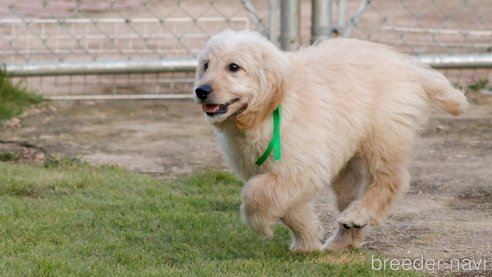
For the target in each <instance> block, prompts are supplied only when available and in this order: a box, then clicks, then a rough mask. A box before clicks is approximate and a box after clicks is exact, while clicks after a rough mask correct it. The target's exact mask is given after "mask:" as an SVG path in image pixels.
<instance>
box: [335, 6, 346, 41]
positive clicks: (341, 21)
mask: <svg viewBox="0 0 492 277" xmlns="http://www.w3.org/2000/svg"><path fill="white" fill-rule="evenodd" d="M337 30H338V34H340V35H341V34H343V33H344V32H345V0H338V24H337Z"/></svg>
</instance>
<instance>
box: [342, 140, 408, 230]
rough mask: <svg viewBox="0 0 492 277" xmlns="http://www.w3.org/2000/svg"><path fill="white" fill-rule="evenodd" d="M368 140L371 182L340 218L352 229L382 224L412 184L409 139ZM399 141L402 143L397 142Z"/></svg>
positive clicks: (366, 151) (366, 153)
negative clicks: (409, 163)
mask: <svg viewBox="0 0 492 277" xmlns="http://www.w3.org/2000/svg"><path fill="white" fill-rule="evenodd" d="M377 141H378V142H379V143H380V144H379V145H377V144H376V143H374V144H372V145H371V143H368V144H367V145H369V146H370V147H367V148H366V149H364V152H365V153H364V155H365V156H364V159H365V160H366V161H367V165H368V169H369V172H370V176H371V184H370V185H369V186H368V187H367V188H366V190H365V191H364V193H363V196H362V197H361V198H360V199H359V200H357V201H354V202H352V203H351V204H350V205H349V206H348V207H347V208H346V209H345V210H344V211H343V212H342V215H341V216H340V217H339V218H338V222H339V223H341V224H344V225H345V226H347V227H348V228H352V227H359V226H365V225H367V224H371V225H376V226H377V225H381V224H382V223H383V221H384V219H385V218H386V217H387V215H388V214H389V212H390V210H391V207H392V206H393V204H394V203H395V200H396V199H397V198H398V196H399V195H400V194H401V193H402V192H403V191H404V190H405V189H406V188H407V187H408V184H409V182H410V175H409V174H408V170H407V165H408V157H409V152H410V148H411V147H410V146H411V144H410V143H409V140H408V139H407V140H406V141H405V138H404V137H402V138H401V139H400V140H395V141H392V142H391V143H390V142H389V141H385V140H384V139H383V138H379V139H377ZM397 141H398V142H397Z"/></svg>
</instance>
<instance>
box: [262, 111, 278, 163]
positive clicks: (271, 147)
mask: <svg viewBox="0 0 492 277" xmlns="http://www.w3.org/2000/svg"><path fill="white" fill-rule="evenodd" d="M281 114H282V105H278V107H277V108H276V109H275V110H274V111H273V138H272V140H271V141H270V144H269V145H268V147H267V149H266V150H265V153H263V155H261V157H260V158H259V159H258V160H257V161H256V165H257V166H260V165H262V164H263V163H264V162H265V161H266V159H267V158H268V156H270V153H272V150H274V149H275V152H273V158H274V159H275V160H276V161H278V160H280V156H281V153H280V119H281V118H282V117H281Z"/></svg>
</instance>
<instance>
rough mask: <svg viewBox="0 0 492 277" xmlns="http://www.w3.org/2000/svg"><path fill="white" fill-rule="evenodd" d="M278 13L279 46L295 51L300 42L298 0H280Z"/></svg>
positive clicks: (299, 3) (299, 8)
mask: <svg viewBox="0 0 492 277" xmlns="http://www.w3.org/2000/svg"><path fill="white" fill-rule="evenodd" d="M280 13H281V14H280V47H281V48H282V49H283V50H285V51H295V50H297V48H299V46H300V44H301V39H300V38H301V2H300V0H281V1H280Z"/></svg>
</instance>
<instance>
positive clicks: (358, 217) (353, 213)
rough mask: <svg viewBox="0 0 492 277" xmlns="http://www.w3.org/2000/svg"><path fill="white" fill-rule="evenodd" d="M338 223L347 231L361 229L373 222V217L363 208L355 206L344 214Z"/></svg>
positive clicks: (350, 207)
mask: <svg viewBox="0 0 492 277" xmlns="http://www.w3.org/2000/svg"><path fill="white" fill-rule="evenodd" d="M337 222H338V223H340V224H342V225H343V227H345V228H346V229H350V228H356V229H360V228H363V227H365V226H366V225H368V224H369V223H370V222H371V216H370V214H369V212H368V211H367V210H366V209H364V208H361V207H359V206H358V205H353V206H349V207H348V208H347V209H345V210H344V211H343V212H342V214H341V215H340V217H339V218H338V219H337Z"/></svg>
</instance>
